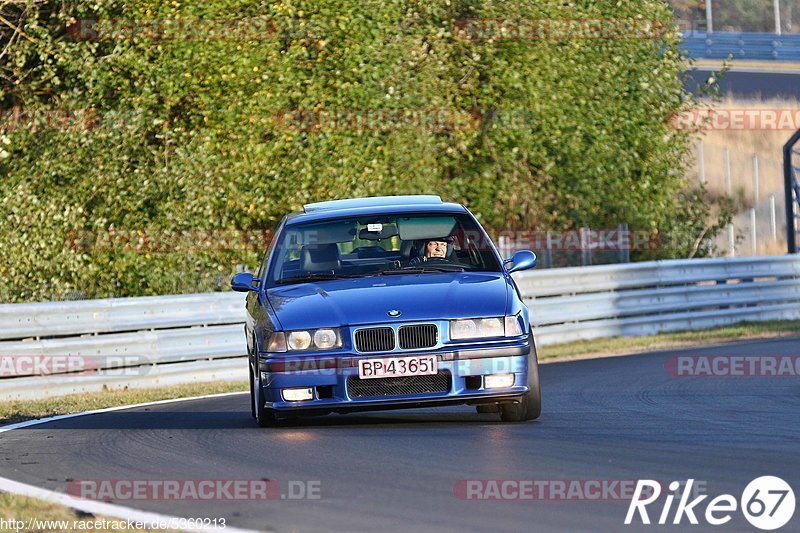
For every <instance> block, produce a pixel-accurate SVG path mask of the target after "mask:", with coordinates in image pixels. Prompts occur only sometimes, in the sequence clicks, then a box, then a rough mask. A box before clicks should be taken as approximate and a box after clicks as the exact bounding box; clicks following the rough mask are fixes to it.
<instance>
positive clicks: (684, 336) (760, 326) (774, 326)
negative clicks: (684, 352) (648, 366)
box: [539, 320, 800, 360]
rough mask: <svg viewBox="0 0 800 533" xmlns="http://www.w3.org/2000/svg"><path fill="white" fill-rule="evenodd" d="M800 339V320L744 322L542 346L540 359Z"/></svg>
mask: <svg viewBox="0 0 800 533" xmlns="http://www.w3.org/2000/svg"><path fill="white" fill-rule="evenodd" d="M790 335H800V320H785V321H777V320H776V321H771V322H742V323H741V324H735V325H732V326H725V327H721V328H714V329H707V330H701V331H677V332H674V333H662V334H660V335H653V336H651V337H614V338H610V339H595V340H590V341H577V342H570V343H567V344H557V345H552V346H542V347H540V348H539V359H541V360H545V359H572V358H577V357H590V356H598V355H621V354H628V353H638V352H644V351H652V350H662V349H669V348H681V347H686V346H693V345H697V344H706V343H710V342H711V343H719V342H729V341H736V340H747V339H759V338H771V337H782V336H790Z"/></svg>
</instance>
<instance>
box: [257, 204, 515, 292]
mask: <svg viewBox="0 0 800 533" xmlns="http://www.w3.org/2000/svg"><path fill="white" fill-rule="evenodd" d="M272 253H273V258H274V260H273V262H272V266H271V270H270V280H271V281H272V282H273V283H277V284H289V283H301V282H305V281H319V280H329V279H340V278H356V277H367V276H378V275H394V274H403V273H421V274H427V273H437V272H463V271H484V272H499V271H500V269H501V266H500V264H499V262H498V260H497V257H496V256H495V254H494V252H493V251H492V246H491V244H490V242H489V239H488V237H487V236H486V234H485V232H484V231H483V230H482V229H481V228H480V226H478V224H477V223H476V222H475V221H474V219H472V217H470V216H468V215H466V214H464V215H450V214H448V215H440V214H431V215H422V214H420V215H408V214H402V215H380V216H365V217H354V218H345V219H334V220H326V221H322V222H309V223H306V224H292V225H290V226H287V227H286V229H285V230H284V231H283V235H282V236H281V237H280V238H279V240H278V241H277V243H276V246H275V249H274V250H273V252H272Z"/></svg>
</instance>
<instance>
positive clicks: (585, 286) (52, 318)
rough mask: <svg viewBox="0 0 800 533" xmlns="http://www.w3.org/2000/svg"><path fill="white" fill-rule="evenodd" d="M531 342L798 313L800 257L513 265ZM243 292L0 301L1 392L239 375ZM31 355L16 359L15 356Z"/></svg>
mask: <svg viewBox="0 0 800 533" xmlns="http://www.w3.org/2000/svg"><path fill="white" fill-rule="evenodd" d="M514 278H515V279H516V280H517V283H518V285H519V288H520V290H521V292H522V294H523V297H524V298H525V299H526V303H527V304H528V306H529V308H530V311H531V317H532V322H533V324H534V328H535V333H536V336H537V341H538V342H539V344H540V345H545V344H558V343H563V342H569V341H573V340H580V339H595V338H601V337H616V336H639V335H652V334H656V333H659V332H666V331H678V330H697V329H706V328H710V327H715V326H721V325H726V324H734V323H737V322H743V321H763V320H788V319H798V318H800V256H770V257H747V258H735V259H730V258H725V259H696V260H677V261H658V262H647V263H632V264H624V265H605V266H590V267H575V268H562V269H551V270H541V271H530V272H523V273H519V274H515V275H514ZM244 317H245V312H244V295H242V294H240V293H233V292H227V293H209V294H195V295H185V296H157V297H143V298H119V299H105V300H86V301H72V302H51V303H32V304H3V305H0V357H1V359H0V361H1V362H0V400H8V399H22V398H41V397H45V396H57V395H62V394H69V393H78V392H89V391H98V390H103V389H105V388H108V389H117V388H124V387H130V388H142V387H152V386H159V385H171V384H177V383H188V382H206V381H213V380H237V381H238V380H246V379H247V365H246V363H245V360H244V357H245V354H246V346H245V340H244V334H243V330H242V328H243V324H244ZM31 360H34V361H38V362H39V363H40V364H26V365H16V366H15V362H16V361H27V362H28V363H30V361H31Z"/></svg>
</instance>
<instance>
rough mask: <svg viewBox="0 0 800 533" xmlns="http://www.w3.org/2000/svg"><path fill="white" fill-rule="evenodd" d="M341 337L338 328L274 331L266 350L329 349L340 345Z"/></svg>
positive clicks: (274, 351) (273, 351) (301, 350)
mask: <svg viewBox="0 0 800 533" xmlns="http://www.w3.org/2000/svg"><path fill="white" fill-rule="evenodd" d="M341 339H342V337H341V335H340V334H339V330H338V329H332V328H321V329H311V330H304V329H301V330H297V331H290V332H287V333H284V332H282V331H276V332H275V333H273V334H272V338H271V339H270V342H269V347H268V348H267V351H268V352H271V353H282V352H287V351H291V352H305V351H309V350H331V349H333V348H340V347H341V346H342V340H341Z"/></svg>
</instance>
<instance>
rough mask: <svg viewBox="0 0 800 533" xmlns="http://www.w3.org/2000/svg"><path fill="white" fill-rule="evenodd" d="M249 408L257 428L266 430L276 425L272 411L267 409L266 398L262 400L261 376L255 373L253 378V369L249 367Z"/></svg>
mask: <svg viewBox="0 0 800 533" xmlns="http://www.w3.org/2000/svg"><path fill="white" fill-rule="evenodd" d="M250 383H251V387H250V406H251V408H252V410H253V417H255V419H256V422H257V423H258V425H259V427H262V428H267V427H273V426H275V425H277V424H278V418H277V417H276V416H275V413H274V412H273V411H272V409H267V406H266V398H264V393H263V391H264V388H263V387H262V386H261V375H260V373H258V372H257V373H256V375H255V377H254V376H253V367H252V366H251V367H250Z"/></svg>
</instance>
